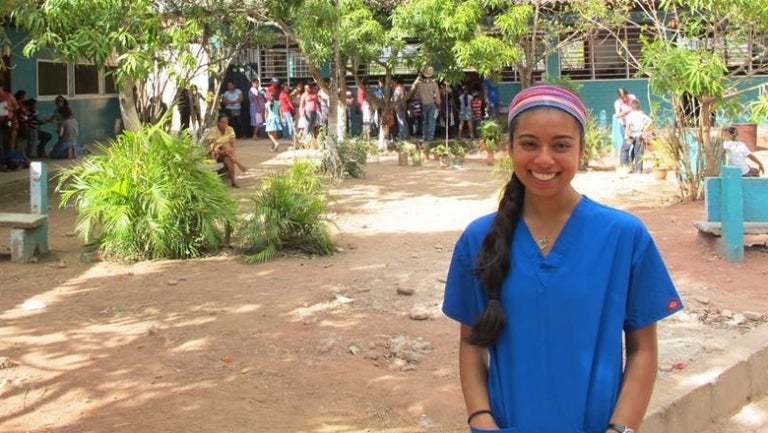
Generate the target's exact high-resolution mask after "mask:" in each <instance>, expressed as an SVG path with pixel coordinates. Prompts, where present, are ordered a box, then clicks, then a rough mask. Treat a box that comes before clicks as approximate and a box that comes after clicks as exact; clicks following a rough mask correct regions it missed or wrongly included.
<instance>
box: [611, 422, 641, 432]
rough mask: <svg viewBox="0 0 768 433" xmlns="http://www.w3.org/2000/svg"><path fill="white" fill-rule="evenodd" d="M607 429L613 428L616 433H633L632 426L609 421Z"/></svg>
mask: <svg viewBox="0 0 768 433" xmlns="http://www.w3.org/2000/svg"><path fill="white" fill-rule="evenodd" d="M607 429H608V430H613V431H615V432H617V433H635V431H634V430H633V429H632V428H630V427H627V426H625V425H621V424H614V423H610V424H608V427H607Z"/></svg>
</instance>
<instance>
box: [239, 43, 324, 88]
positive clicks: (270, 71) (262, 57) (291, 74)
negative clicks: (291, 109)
mask: <svg viewBox="0 0 768 433" xmlns="http://www.w3.org/2000/svg"><path fill="white" fill-rule="evenodd" d="M234 63H235V64H239V65H247V68H248V69H249V70H250V71H251V72H250V74H249V75H255V77H258V78H260V79H261V80H262V81H263V80H269V79H271V78H272V77H275V78H278V79H280V80H281V81H284V82H285V81H293V80H294V79H307V78H309V77H310V76H311V74H310V72H309V62H308V61H307V58H306V57H305V56H304V55H303V54H302V53H301V51H299V49H298V47H287V48H286V47H269V48H260V49H248V50H243V51H242V52H241V53H240V54H239V55H238V57H237V58H236V59H235V61H234ZM255 77H249V78H255Z"/></svg>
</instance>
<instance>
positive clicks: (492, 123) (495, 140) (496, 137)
mask: <svg viewBox="0 0 768 433" xmlns="http://www.w3.org/2000/svg"><path fill="white" fill-rule="evenodd" d="M478 129H479V130H480V137H482V138H483V140H484V141H485V148H486V150H488V151H489V152H495V151H496V147H497V145H498V144H499V141H500V140H501V136H502V134H503V133H504V130H503V129H502V126H501V123H500V122H499V121H498V120H496V119H486V120H484V121H483V123H481V124H480V127H479V128H478Z"/></svg>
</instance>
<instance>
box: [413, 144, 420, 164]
mask: <svg viewBox="0 0 768 433" xmlns="http://www.w3.org/2000/svg"><path fill="white" fill-rule="evenodd" d="M411 164H413V166H414V167H419V166H421V150H420V149H418V148H417V147H416V146H414V147H413V150H411Z"/></svg>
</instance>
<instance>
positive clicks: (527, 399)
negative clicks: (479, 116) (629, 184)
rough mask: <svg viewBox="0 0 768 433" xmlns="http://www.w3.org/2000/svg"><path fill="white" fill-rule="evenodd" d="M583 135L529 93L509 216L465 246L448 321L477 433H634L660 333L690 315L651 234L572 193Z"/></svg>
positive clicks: (515, 142)
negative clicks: (677, 316) (670, 321)
mask: <svg viewBox="0 0 768 433" xmlns="http://www.w3.org/2000/svg"><path fill="white" fill-rule="evenodd" d="M586 122H587V115H586V110H585V108H584V105H583V103H582V102H581V100H580V99H579V98H578V96H576V95H575V94H573V93H572V92H570V91H568V90H566V89H563V88H560V87H555V86H550V85H539V86H533V87H529V88H527V89H525V90H523V91H522V92H520V93H519V94H518V95H517V96H516V97H515V98H514V99H513V100H512V103H511V104H510V109H509V127H510V128H509V129H510V136H509V139H510V141H509V145H510V148H509V152H510V154H511V156H512V159H513V161H514V167H515V171H514V173H513V174H512V177H511V179H510V180H509V182H508V183H507V186H506V187H505V190H504V195H503V197H502V199H501V202H500V203H499V209H498V211H497V212H495V213H493V214H490V215H486V216H483V217H481V218H479V219H477V220H475V221H474V222H472V223H471V224H470V225H469V226H468V227H467V229H466V230H465V231H464V233H462V235H461V237H460V238H459V240H458V241H457V243H456V247H455V249H454V253H453V258H452V260H451V266H450V269H449V272H448V278H447V282H446V287H445V298H444V303H443V312H444V313H445V314H446V315H447V316H449V317H451V318H452V319H454V320H456V321H458V322H459V324H460V326H459V328H460V340H459V372H460V377H461V385H462V391H463V394H464V401H465V404H466V407H467V413H468V414H470V415H469V420H468V423H469V427H470V429H471V430H472V431H486V430H494V431H495V430H499V431H502V432H513V431H514V432H518V433H530V432H536V433H542V432H556V431H557V432H560V431H567V432H583V433H604V432H606V431H617V430H616V427H617V426H619V427H621V428H622V429H623V430H620V431H626V432H632V429H633V428H637V427H638V426H639V424H640V422H641V420H642V418H643V416H644V414H645V410H646V408H647V405H648V401H649V399H650V396H651V392H652V390H653V383H654V379H655V375H656V370H657V360H656V357H657V339H656V322H657V321H658V320H661V319H663V318H664V317H667V316H668V315H670V314H672V313H674V312H676V311H678V310H679V309H681V308H682V303H681V302H680V298H679V296H678V294H677V291H676V290H675V287H674V285H673V284H672V280H671V278H670V276H669V273H668V271H667V269H666V267H665V265H664V262H663V260H662V258H661V256H660V254H659V252H658V250H657V249H656V246H655V244H654V242H653V239H652V238H651V236H650V234H649V233H648V230H647V229H646V228H645V227H644V226H643V224H642V223H641V222H640V221H639V220H638V219H637V218H635V217H634V216H632V215H630V214H628V213H626V212H623V211H620V210H617V209H612V208H609V207H607V206H603V205H601V204H599V203H596V202H594V201H592V200H590V199H589V198H587V197H584V196H582V195H581V194H580V193H579V192H578V191H576V190H575V189H574V188H573V186H572V185H571V180H572V179H573V178H574V176H575V174H576V170H577V168H578V165H579V161H580V160H581V159H582V156H583V153H584V129H585V126H586ZM507 318H509V320H508V319H507ZM625 360H626V363H624V361H625Z"/></svg>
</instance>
